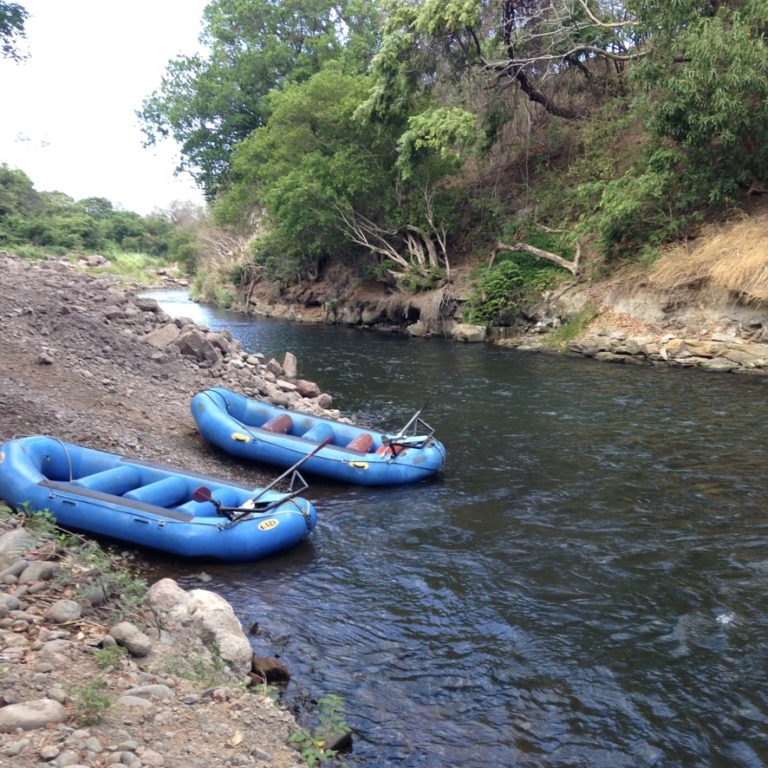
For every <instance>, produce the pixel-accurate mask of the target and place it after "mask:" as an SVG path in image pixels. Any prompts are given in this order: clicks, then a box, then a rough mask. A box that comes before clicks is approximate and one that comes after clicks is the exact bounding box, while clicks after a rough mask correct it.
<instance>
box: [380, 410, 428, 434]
mask: <svg viewBox="0 0 768 768" xmlns="http://www.w3.org/2000/svg"><path fill="white" fill-rule="evenodd" d="M426 407H427V403H426V401H424V405H422V406H421V408H419V410H418V411H416V413H414V414H413V416H411V418H410V419H409V420H408V423H407V424H406V425H405V426H404V427H403V428H402V429H401V430H400V431H399V432H398V433H397V434H396V435H392V437H390V438H389V439H390V440H399V439H400V438H401V437H405V435H406V432H408V430H409V429H410V427H411V424H413V423H414V422H415V421H416V419H418V418H419V416H421V412H422V411H423V410H424V409H425V408H426Z"/></svg>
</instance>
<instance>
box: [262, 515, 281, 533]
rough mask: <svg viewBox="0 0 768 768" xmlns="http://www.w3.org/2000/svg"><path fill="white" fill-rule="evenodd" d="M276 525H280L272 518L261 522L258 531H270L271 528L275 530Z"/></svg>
mask: <svg viewBox="0 0 768 768" xmlns="http://www.w3.org/2000/svg"><path fill="white" fill-rule="evenodd" d="M278 525H280V523H279V521H277V520H275V518H274V517H271V518H270V519H269V520H262V521H261V522H260V523H259V530H260V531H271V530H272V529H273V528H277V526H278Z"/></svg>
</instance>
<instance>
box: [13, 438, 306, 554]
mask: <svg viewBox="0 0 768 768" xmlns="http://www.w3.org/2000/svg"><path fill="white" fill-rule="evenodd" d="M201 488H202V489H204V491H205V492H204V493H202V494H201V493H200V489H201ZM203 498H205V499H210V500H203ZM0 499H3V500H5V501H6V502H7V503H8V504H10V505H11V506H13V507H15V508H17V509H29V510H32V511H37V510H49V511H50V512H51V513H52V514H53V515H54V517H55V518H56V521H57V522H58V523H59V524H60V525H62V526H64V527H66V528H72V529H76V530H80V531H86V532H88V533H93V534H98V535H101V536H108V537H110V538H114V539H119V540H121V541H125V542H129V543H132V544H139V545H141V546H145V547H150V548H152V549H157V550H162V551H164V552H168V553H171V554H175V555H182V556H184V557H206V558H216V559H219V560H226V561H246V560H256V559H258V558H262V557H266V556H267V555H271V554H274V553H275V552H279V551H281V550H284V549H287V548H288V547H291V546H293V545H295V544H296V543H298V542H299V541H301V540H302V539H304V538H305V537H306V536H308V535H309V533H310V532H311V531H312V530H313V529H314V528H315V525H316V523H317V513H316V510H315V508H314V505H313V504H312V503H311V502H310V501H308V500H307V499H304V498H301V497H298V496H296V495H293V494H292V493H290V492H289V493H284V492H279V491H276V490H271V489H262V488H249V487H247V486H244V485H240V484H237V483H234V482H232V481H229V480H222V479H219V478H215V477H210V476H208V475H201V474H196V473H193V472H187V471H185V470H182V469H177V468H174V467H169V466H163V465H160V464H153V463H151V462H145V461H141V460H140V459H135V458H127V457H124V456H118V455H116V454H112V453H107V452H105V451H99V450H95V449H93V448H86V447H84V446H81V445H75V444H73V443H66V442H64V441H62V440H58V439H57V438H55V437H48V436H45V435H33V436H31V437H24V438H19V439H17V440H11V441H9V442H7V443H5V444H4V445H2V446H0ZM254 499H255V502H254Z"/></svg>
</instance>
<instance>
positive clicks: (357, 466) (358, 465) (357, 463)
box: [349, 461, 368, 469]
mask: <svg viewBox="0 0 768 768" xmlns="http://www.w3.org/2000/svg"><path fill="white" fill-rule="evenodd" d="M349 466H350V467H354V468H355V469H368V462H367V461H350V462H349Z"/></svg>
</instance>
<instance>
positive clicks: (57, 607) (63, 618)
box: [45, 600, 83, 624]
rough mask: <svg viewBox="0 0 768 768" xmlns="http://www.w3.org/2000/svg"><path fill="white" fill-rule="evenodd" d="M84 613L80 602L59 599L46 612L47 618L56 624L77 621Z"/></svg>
mask: <svg viewBox="0 0 768 768" xmlns="http://www.w3.org/2000/svg"><path fill="white" fill-rule="evenodd" d="M82 613H83V609H82V608H81V607H80V604H79V603H76V602H75V601H74V600H58V601H57V602H55V603H54V604H53V605H52V606H51V607H50V608H49V609H48V610H47V611H46V612H45V618H46V619H48V620H49V621H52V622H54V623H55V624H65V623H66V622H68V621H77V619H79V618H80V616H81V615H82Z"/></svg>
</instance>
